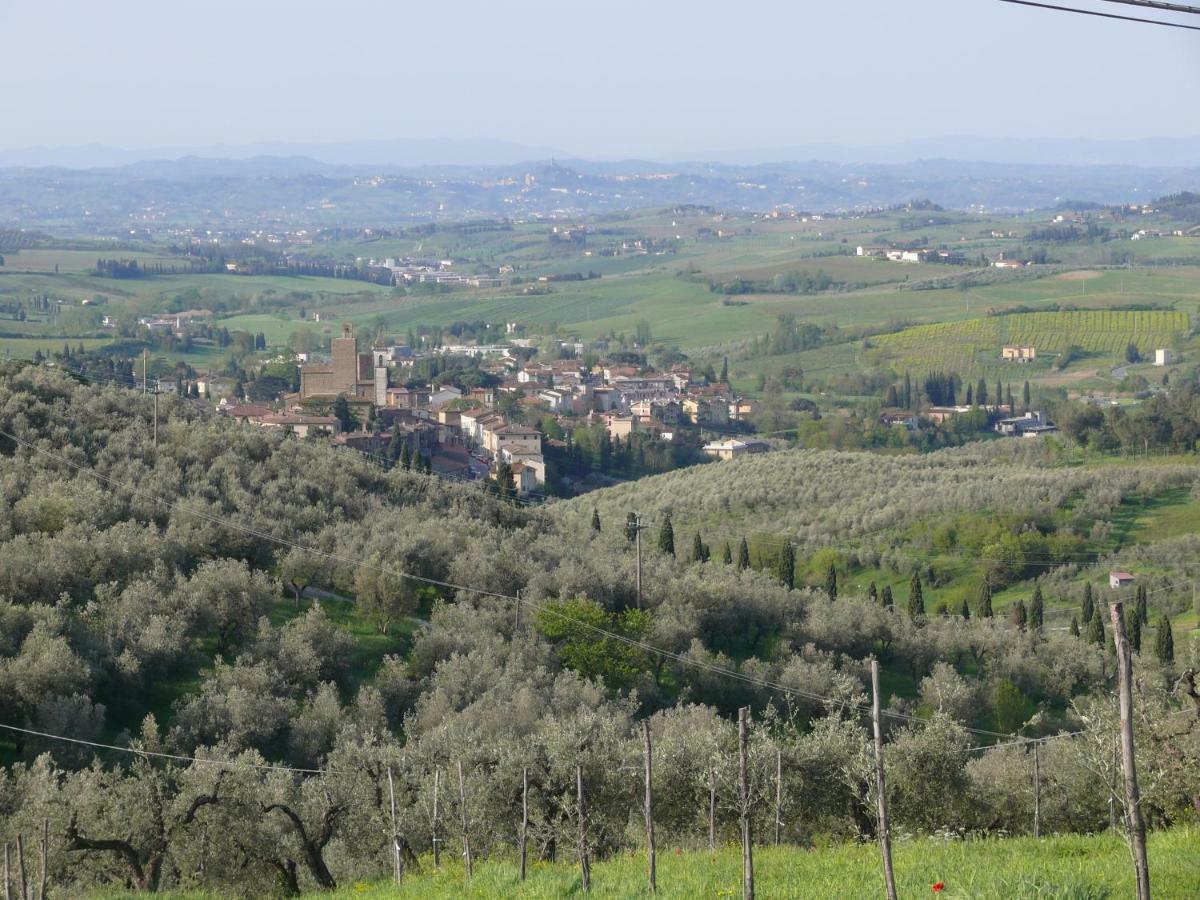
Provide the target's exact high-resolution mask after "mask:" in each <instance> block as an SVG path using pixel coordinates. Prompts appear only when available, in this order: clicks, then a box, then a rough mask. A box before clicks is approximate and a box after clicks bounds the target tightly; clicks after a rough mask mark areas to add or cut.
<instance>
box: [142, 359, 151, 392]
mask: <svg viewBox="0 0 1200 900" xmlns="http://www.w3.org/2000/svg"><path fill="white" fill-rule="evenodd" d="M149 367H150V351H149V350H143V351H142V393H143V394H145V393H146V392H147V391H149V390H150V387H149V385H150V383H149V382H148V381H147V380H146V372H147V370H148V369H149Z"/></svg>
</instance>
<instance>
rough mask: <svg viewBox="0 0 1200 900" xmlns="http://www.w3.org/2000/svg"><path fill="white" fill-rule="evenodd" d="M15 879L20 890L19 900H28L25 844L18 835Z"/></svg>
mask: <svg viewBox="0 0 1200 900" xmlns="http://www.w3.org/2000/svg"><path fill="white" fill-rule="evenodd" d="M17 878H18V880H19V882H20V883H19V884H18V885H17V887H19V888H20V890H21V893H20V894H19V896H20V898H21V900H29V895H28V894H27V893H25V885H26V881H25V844H24V843H23V841H22V839H21V835H19V834H18V835H17Z"/></svg>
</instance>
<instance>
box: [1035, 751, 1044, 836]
mask: <svg viewBox="0 0 1200 900" xmlns="http://www.w3.org/2000/svg"><path fill="white" fill-rule="evenodd" d="M1040 744H1041V741H1034V742H1033V836H1034V837H1035V838H1040V837H1041V836H1042V763H1041V759H1040V758H1039V757H1038V747H1039V745H1040Z"/></svg>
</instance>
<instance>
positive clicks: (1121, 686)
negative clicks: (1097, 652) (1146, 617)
mask: <svg viewBox="0 0 1200 900" xmlns="http://www.w3.org/2000/svg"><path fill="white" fill-rule="evenodd" d="M1108 612H1109V617H1110V618H1111V619H1112V627H1113V639H1114V642H1115V643H1116V648H1117V694H1118V697H1119V699H1120V703H1121V770H1122V772H1123V774H1124V776H1125V822H1126V824H1127V825H1128V827H1129V849H1130V851H1131V852H1132V854H1133V874H1134V878H1135V879H1136V884H1137V900H1150V864H1149V862H1148V861H1147V859H1146V826H1145V823H1144V822H1143V821H1142V800H1141V795H1140V793H1139V791H1138V781H1137V766H1136V764H1135V762H1134V757H1133V657H1132V655H1131V654H1130V651H1129V638H1128V637H1126V635H1125V610H1124V608H1123V606H1122V604H1121V603H1120V602H1117V603H1114V604H1112V605H1111V606H1110V607H1109V608H1108Z"/></svg>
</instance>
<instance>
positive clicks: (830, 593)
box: [825, 563, 837, 600]
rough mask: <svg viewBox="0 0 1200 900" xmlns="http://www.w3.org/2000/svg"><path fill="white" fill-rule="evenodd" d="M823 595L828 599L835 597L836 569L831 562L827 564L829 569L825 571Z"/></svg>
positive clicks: (834, 598)
mask: <svg viewBox="0 0 1200 900" xmlns="http://www.w3.org/2000/svg"><path fill="white" fill-rule="evenodd" d="M825 595H826V596H827V597H828V598H829V599H830V600H836V599H837V569H836V568H834V565H833V563H830V564H829V571H828V572H826V573H825Z"/></svg>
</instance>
